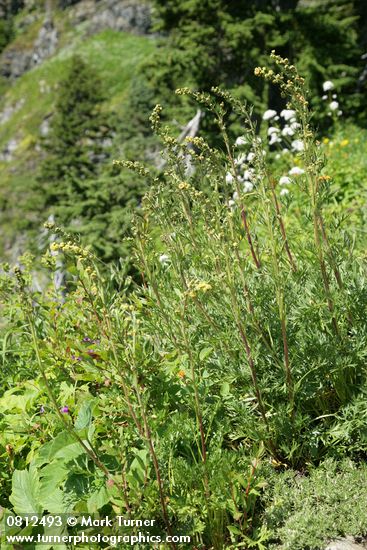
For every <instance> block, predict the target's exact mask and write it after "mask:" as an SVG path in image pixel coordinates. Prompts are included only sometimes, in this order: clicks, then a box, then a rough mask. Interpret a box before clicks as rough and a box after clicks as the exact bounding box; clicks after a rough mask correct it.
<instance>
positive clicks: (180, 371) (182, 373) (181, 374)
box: [177, 370, 186, 378]
mask: <svg viewBox="0 0 367 550" xmlns="http://www.w3.org/2000/svg"><path fill="white" fill-rule="evenodd" d="M177 376H178V377H179V378H185V376H186V372H185V371H184V370H179V371H178V373H177Z"/></svg>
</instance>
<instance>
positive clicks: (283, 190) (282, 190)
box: [280, 187, 289, 197]
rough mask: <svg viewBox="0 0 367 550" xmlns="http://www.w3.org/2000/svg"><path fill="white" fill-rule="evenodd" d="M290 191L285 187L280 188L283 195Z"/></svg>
mask: <svg viewBox="0 0 367 550" xmlns="http://www.w3.org/2000/svg"><path fill="white" fill-rule="evenodd" d="M288 193H289V189H286V188H285V187H283V189H281V190H280V196H281V197H282V196H283V195H288Z"/></svg>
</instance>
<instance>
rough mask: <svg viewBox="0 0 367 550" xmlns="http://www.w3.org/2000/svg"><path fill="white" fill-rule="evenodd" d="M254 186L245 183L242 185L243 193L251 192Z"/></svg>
mask: <svg viewBox="0 0 367 550" xmlns="http://www.w3.org/2000/svg"><path fill="white" fill-rule="evenodd" d="M253 188H254V186H253V184H252V183H251V182H250V181H246V182H245V183H244V185H243V190H244V192H245V193H250V192H251V191H252V190H253Z"/></svg>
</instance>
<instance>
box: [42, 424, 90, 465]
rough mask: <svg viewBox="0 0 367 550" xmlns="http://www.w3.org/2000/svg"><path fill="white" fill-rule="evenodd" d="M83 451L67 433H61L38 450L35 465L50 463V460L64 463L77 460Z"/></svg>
mask: <svg viewBox="0 0 367 550" xmlns="http://www.w3.org/2000/svg"><path fill="white" fill-rule="evenodd" d="M84 452H85V451H84V449H83V448H82V446H81V445H80V443H78V442H77V441H75V438H74V437H73V436H72V435H71V434H70V433H69V432H66V431H64V432H61V433H60V434H58V435H57V436H56V437H55V439H53V440H52V441H50V442H49V443H46V444H45V445H44V446H43V447H41V449H40V450H39V453H38V457H37V464H45V463H49V462H51V460H52V459H55V458H57V459H63V460H65V461H69V460H73V459H74V458H77V457H78V456H80V455H81V454H83V453H84Z"/></svg>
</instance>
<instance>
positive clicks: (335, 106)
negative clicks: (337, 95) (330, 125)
mask: <svg viewBox="0 0 367 550" xmlns="http://www.w3.org/2000/svg"><path fill="white" fill-rule="evenodd" d="M338 108H339V103H338V102H337V101H332V102H331V103H330V105H329V109H330V111H336V110H337V109H338Z"/></svg>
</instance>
